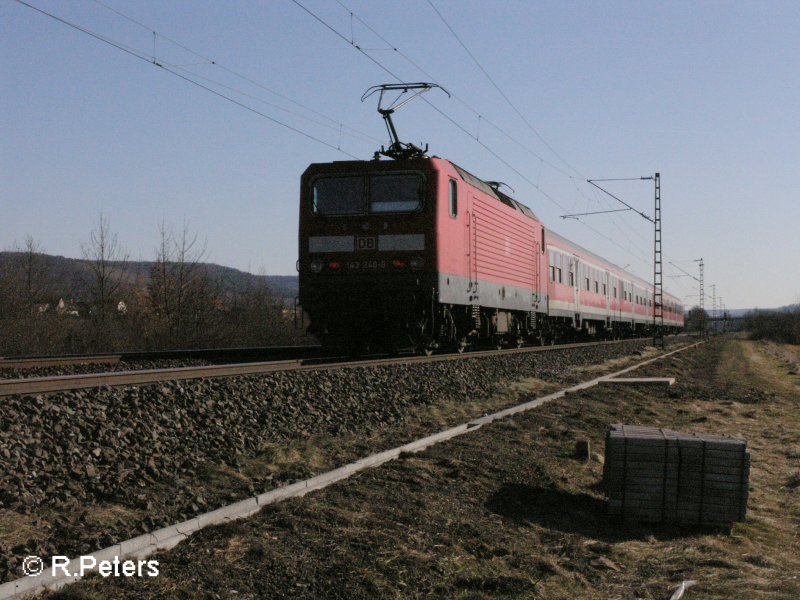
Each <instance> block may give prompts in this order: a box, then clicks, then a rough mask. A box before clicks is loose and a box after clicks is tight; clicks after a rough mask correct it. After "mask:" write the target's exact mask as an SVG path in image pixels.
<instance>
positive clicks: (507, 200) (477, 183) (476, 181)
mask: <svg viewBox="0 0 800 600" xmlns="http://www.w3.org/2000/svg"><path fill="white" fill-rule="evenodd" d="M448 162H449V163H450V164H451V165H453V168H454V169H455V170H456V171H458V174H459V175H461V179H463V180H464V181H466V182H467V183H469V184H470V185H472V186H474V187H476V188H478V189H479V190H481V191H482V192H484V193H485V194H488V195H489V196H494V197H495V198H497V199H498V200H499V201H500V202H502V203H503V204H505V205H506V206H510V207H511V208H513V209H514V210H518V211H519V212H521V213H522V214H524V215H527V216H528V217H530V218H531V219H536V220H537V221H538V220H539V217H537V216H536V215H535V214H534V212H533V211H532V210H531V209H530V208H528V207H527V206H525V205H524V204H523V203H522V202H520V201H518V200H515V199H514V198H512V197H511V196H509V195H508V194H504V193H503V192H501V191H500V190H498V189H497V188H496V187H493V186H491V185H489V184H488V183H486V182H485V181H484V180H483V179H481V178H479V177H476V176H475V175H473V174H472V173H470V172H469V171H467V170H466V169H463V168H461V167H459V166H458V165H457V164H456V163H454V162H453V161H448Z"/></svg>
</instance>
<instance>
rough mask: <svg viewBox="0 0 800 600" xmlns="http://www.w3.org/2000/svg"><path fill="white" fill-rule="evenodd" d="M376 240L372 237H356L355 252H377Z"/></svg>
mask: <svg viewBox="0 0 800 600" xmlns="http://www.w3.org/2000/svg"><path fill="white" fill-rule="evenodd" d="M377 248H378V240H377V238H375V237H374V236H372V237H357V238H356V250H377Z"/></svg>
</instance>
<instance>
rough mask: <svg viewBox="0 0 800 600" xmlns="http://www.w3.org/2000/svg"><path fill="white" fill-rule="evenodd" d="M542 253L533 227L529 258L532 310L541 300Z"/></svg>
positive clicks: (536, 308)
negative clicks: (531, 262)
mask: <svg viewBox="0 0 800 600" xmlns="http://www.w3.org/2000/svg"><path fill="white" fill-rule="evenodd" d="M541 253H542V249H541V246H540V245H539V239H538V237H537V236H536V230H535V229H534V232H533V256H532V257H531V260H532V261H533V273H532V278H531V287H532V292H531V307H532V310H533V311H534V312H536V311H538V310H539V303H540V302H541V299H542V298H541V289H540V286H541V276H540V275H539V273H540V268H539V266H540V261H541V258H540V256H539V255H540V254H541Z"/></svg>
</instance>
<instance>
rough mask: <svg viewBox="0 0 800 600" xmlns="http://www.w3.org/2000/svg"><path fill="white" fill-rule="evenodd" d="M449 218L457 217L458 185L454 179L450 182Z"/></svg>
mask: <svg viewBox="0 0 800 600" xmlns="http://www.w3.org/2000/svg"><path fill="white" fill-rule="evenodd" d="M450 216H451V217H457V216H458V184H457V183H456V180H455V179H451V180H450Z"/></svg>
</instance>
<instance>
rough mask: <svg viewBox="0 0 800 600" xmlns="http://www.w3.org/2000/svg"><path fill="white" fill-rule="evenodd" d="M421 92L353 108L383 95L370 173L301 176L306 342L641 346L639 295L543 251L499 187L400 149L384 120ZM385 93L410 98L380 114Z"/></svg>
mask: <svg viewBox="0 0 800 600" xmlns="http://www.w3.org/2000/svg"><path fill="white" fill-rule="evenodd" d="M432 87H436V86H434V85H432V84H425V83H419V84H390V85H384V86H377V87H376V88H371V89H370V90H368V91H367V93H366V94H365V96H364V97H367V96H368V95H370V94H371V93H374V92H377V91H379V92H380V94H381V96H380V100H379V104H378V111H379V112H380V113H381V115H382V116H383V118H384V120H385V122H386V125H387V129H388V131H389V135H390V138H391V140H392V143H391V145H390V146H389V147H388V148H387V149H384V148H381V150H380V151H379V152H376V154H375V159H374V160H371V161H340V162H333V163H324V164H312V165H311V166H309V167H308V169H306V171H305V172H304V173H303V176H302V178H301V192H300V247H299V261H298V270H299V279H300V297H299V301H300V304H301V305H302V308H303V310H304V312H305V313H306V314H307V315H308V317H309V320H310V324H309V327H308V331H309V332H310V333H313V334H315V335H316V336H317V337H318V338H319V339H320V340H321V341H322V343H323V345H325V346H328V347H332V348H338V349H341V350H346V351H364V350H366V349H368V348H381V349H401V348H410V347H413V348H416V349H421V350H423V351H425V352H428V353H430V352H433V351H434V350H436V349H447V350H456V351H462V350H464V349H465V348H466V347H468V346H469V345H473V344H477V343H483V344H487V345H491V346H494V347H500V346H507V345H511V346H515V345H516V346H519V345H522V344H523V343H524V342H525V341H538V342H539V343H545V342H548V341H550V342H551V341H554V340H555V339H557V338H563V337H568V336H570V335H573V334H574V333H576V332H581V331H583V332H585V333H589V334H595V335H598V334H602V335H614V334H618V333H626V334H631V333H635V332H643V331H644V328H646V327H647V319H648V318H652V300H650V305H649V310H648V305H647V300H646V299H645V294H644V292H642V295H641V298H642V300H641V302H640V296H639V295H638V294H637V295H636V303H637V306H636V307H635V308H634V305H633V302H630V303H629V304H628V305H627V307H626V302H627V300H628V291H627V290H628V289H630V290H633V289H637V290H638V289H641V290H646V286H647V284H646V283H645V282H644V281H642V280H639V279H638V278H636V277H635V276H633V275H631V274H628V273H626V272H625V271H623V270H622V269H619V268H618V267H615V266H614V265H611V263H608V262H607V261H604V260H603V259H602V258H600V257H597V256H596V255H593V254H591V253H590V252H588V251H584V250H583V249H582V248H580V246H577V245H575V244H571V243H569V242H567V240H565V239H564V238H561V237H560V236H556V235H555V234H552V239H549V237H550V236H551V234H550V232H549V231H548V230H547V229H546V228H545V227H544V226H543V224H542V223H541V221H540V220H539V219H538V218H537V217H536V215H535V214H534V213H533V212H532V211H531V210H530V208H528V207H527V206H525V205H523V204H521V203H520V202H518V201H516V200H515V199H513V198H511V197H510V196H508V195H507V194H505V193H504V192H503V191H501V189H500V187H501V184H499V183H497V182H487V181H483V180H481V179H479V178H478V177H476V176H474V175H472V174H471V173H469V172H468V171H466V170H464V169H463V168H461V167H460V166H458V165H456V164H455V163H453V162H450V161H448V160H445V159H442V158H438V157H428V156H426V151H427V148H425V149H422V148H418V147H416V146H414V145H413V144H406V143H402V142H400V141H399V139H398V137H397V133H396V131H395V128H394V125H393V123H392V120H391V115H392V114H393V112H394V111H395V110H397V109H398V108H400V107H401V106H403V105H404V104H406V103H407V102H408V101H409V100H410V99H413V98H414V97H416V96H418V95H419V94H421V93H423V92H425V91H427V90H429V89H431V88H432ZM392 90H399V91H400V92H408V91H412V92H415V93H414V95H412V96H411V98H408V99H406V100H405V101H404V102H402V103H400V104H394V105H392V106H389V107H388V108H381V103H382V100H383V94H384V92H386V91H392ZM362 99H363V98H362ZM381 156H385V157H388V158H390V159H391V160H380V157H381ZM556 260H558V266H557V267H556V264H555V261H556ZM590 277H593V279H591V280H590V279H589V278H590ZM584 280H585V281H587V282H590V283H586V289H585V290H584V289H583V282H584ZM600 280H602V281H603V282H604V283H603V284H600V283H599V281H600ZM612 284H613V285H612ZM601 285H602V287H601ZM637 286H638V287H637ZM566 287H568V288H570V289H569V291H567V290H566ZM562 288H564V289H562ZM612 288H613V296H612ZM623 293H624V300H623ZM664 297H665V304H666V305H667V306H673V305H674V306H676V307H679V305H678V304H677V300H676V299H674V298H673V297H671V296H668V295H667V294H665V295H664ZM565 298H566V300H565ZM631 300H632V298H631ZM551 303H552V305H551ZM640 304H641V305H640ZM648 315H650V316H649V317H648ZM682 319H683V316H682V309H681V314H680V316H678V314H677V312H675V313H674V314H673V313H671V312H667V313H665V325H666V326H668V327H670V328H672V329H677V328H679V327H680V326H682Z"/></svg>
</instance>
